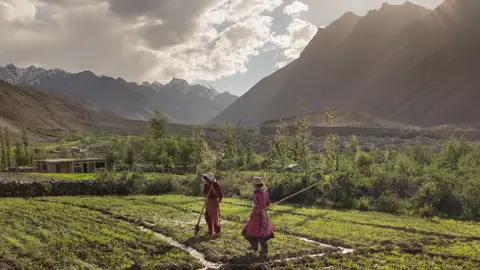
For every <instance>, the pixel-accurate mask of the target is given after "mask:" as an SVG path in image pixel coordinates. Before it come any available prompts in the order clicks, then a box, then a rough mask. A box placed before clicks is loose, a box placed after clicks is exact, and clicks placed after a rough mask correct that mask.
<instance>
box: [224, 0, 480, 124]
mask: <svg viewBox="0 0 480 270" xmlns="http://www.w3.org/2000/svg"><path fill="white" fill-rule="evenodd" d="M479 22H480V1H476V0H447V1H445V2H444V3H443V4H442V5H440V6H439V7H438V8H436V9H435V10H428V9H425V8H423V7H421V6H418V5H415V4H412V3H410V2H408V1H407V2H406V3H405V4H403V5H389V4H383V5H382V7H381V8H379V9H378V10H372V11H370V12H369V13H367V14H366V15H365V16H363V17H360V16H357V15H355V14H353V13H346V14H345V15H343V16H342V17H341V18H339V19H338V20H337V21H335V22H333V23H332V24H331V25H329V26H328V27H326V28H324V29H319V30H318V33H317V35H316V36H315V37H314V38H313V39H312V41H311V42H310V43H309V45H308V46H307V47H306V48H305V50H304V51H303V52H302V54H301V56H300V57H299V59H297V60H296V61H295V65H294V66H293V67H290V66H289V67H285V68H283V69H282V70H279V71H277V72H276V74H279V73H281V74H282V75H283V76H282V78H280V79H278V78H277V79H275V81H273V80H270V81H269V85H275V84H277V85H280V86H279V87H278V88H280V89H276V90H275V91H272V92H274V93H273V94H272V95H273V96H274V97H273V98H271V99H272V100H271V101H270V102H269V103H268V104H266V105H265V106H266V108H263V109H262V111H261V112H259V113H258V114H257V115H256V118H255V120H254V123H253V124H256V125H260V124H261V123H263V122H264V121H267V120H274V119H278V118H287V117H292V116H295V115H298V113H299V106H298V101H299V100H301V99H302V100H305V101H306V102H307V105H308V110H309V111H310V112H320V111H323V110H324V109H325V108H327V107H328V108H333V109H341V110H343V111H348V110H350V109H351V110H355V111H365V112H366V113H368V114H369V115H372V116H373V117H380V118H384V119H388V120H391V121H396V122H400V123H404V124H408V125H418V126H424V127H425V126H437V125H444V124H458V123H470V122H472V123H473V122H478V121H479V118H478V115H479V113H480V106H478V105H476V101H477V100H479V99H478V98H479V97H480V91H478V87H479V86H480V77H478V76H475V75H474V74H478V72H479V71H480V52H479V51H478V48H479V47H480V46H479V45H480V30H479V29H478V27H477V26H478V23H479ZM268 78H270V79H272V78H273V76H271V77H268ZM264 90H265V91H268V90H269V89H268V87H264V86H260V85H256V86H255V87H254V88H252V89H251V90H250V91H249V93H247V94H248V95H249V99H251V100H255V97H256V96H259V97H260V96H261V95H260V93H261V92H262V91H264ZM247 94H246V95H247ZM243 100H244V99H242V98H240V99H238V100H237V102H235V103H234V104H232V105H231V106H230V108H228V109H227V110H225V112H224V113H222V114H221V115H219V116H218V117H217V118H216V121H229V120H230V118H239V117H241V116H243V115H246V114H248V113H249V111H250V110H251V109H252V107H251V106H248V104H247V103H244V104H242V106H240V105H238V104H237V103H240V102H243ZM234 109H235V110H234ZM227 112H228V114H227ZM231 120H234V119H231Z"/></svg>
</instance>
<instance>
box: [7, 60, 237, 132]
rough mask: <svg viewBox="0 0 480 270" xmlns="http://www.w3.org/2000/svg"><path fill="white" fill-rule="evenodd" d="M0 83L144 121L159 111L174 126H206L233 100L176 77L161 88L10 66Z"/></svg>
mask: <svg viewBox="0 0 480 270" xmlns="http://www.w3.org/2000/svg"><path fill="white" fill-rule="evenodd" d="M0 80H4V81H7V82H9V83H11V84H15V85H19V86H32V87H35V88H37V89H40V90H43V91H46V92H50V93H57V94H62V95H67V96H70V97H73V98H79V99H84V100H86V101H88V102H89V103H91V104H93V105H96V106H98V107H100V108H102V109H105V110H108V111H111V112H114V113H115V114H117V115H119V116H121V117H124V118H128V119H133V120H148V119H150V118H151V116H152V115H153V110H154V109H155V108H159V109H160V110H161V111H162V112H163V113H164V114H165V115H166V116H167V118H168V119H169V121H170V122H173V123H178V124H197V123H199V122H200V123H206V122H207V121H208V120H210V119H212V118H213V117H215V116H216V115H218V114H219V113H220V112H222V111H223V110H224V109H225V108H227V107H228V106H229V105H230V104H232V103H233V102H234V101H235V100H236V99H237V96H234V95H231V94H230V93H228V92H224V93H219V92H217V91H216V90H215V89H213V88H212V87H209V86H203V85H189V84H188V82H187V81H185V80H181V79H177V78H173V79H172V80H171V81H170V82H169V83H168V84H165V85H162V84H160V83H158V82H154V83H148V82H144V83H142V84H137V83H133V82H127V81H125V80H124V79H122V78H117V79H114V78H112V77H108V76H97V75H95V74H94V73H93V72H91V71H83V72H79V73H73V74H72V73H69V72H66V71H63V70H60V69H50V70H47V69H43V68H40V67H35V66H30V67H28V68H17V67H16V66H14V65H13V64H8V65H6V66H5V67H0Z"/></svg>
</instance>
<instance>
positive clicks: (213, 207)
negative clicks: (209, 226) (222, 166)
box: [203, 182, 223, 223]
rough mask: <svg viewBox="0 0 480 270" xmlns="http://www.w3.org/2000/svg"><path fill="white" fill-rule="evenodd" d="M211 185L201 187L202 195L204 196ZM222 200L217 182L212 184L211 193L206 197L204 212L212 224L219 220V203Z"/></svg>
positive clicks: (221, 193) (220, 189)
mask: <svg viewBox="0 0 480 270" xmlns="http://www.w3.org/2000/svg"><path fill="white" fill-rule="evenodd" d="M210 186H211V184H205V185H204V186H203V194H204V195H205V196H206V195H207V194H208V192H209V191H210ZM222 199H223V192H222V188H221V187H220V184H219V183H218V182H214V183H213V188H212V191H211V192H210V196H208V200H207V205H206V212H207V213H208V216H209V217H210V219H211V220H212V221H213V222H217V223H218V220H219V219H220V202H221V201H222Z"/></svg>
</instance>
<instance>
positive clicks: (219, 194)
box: [215, 182, 223, 202]
mask: <svg viewBox="0 0 480 270" xmlns="http://www.w3.org/2000/svg"><path fill="white" fill-rule="evenodd" d="M215 191H216V193H217V194H216V195H217V198H218V201H219V202H221V201H222V200H223V191H222V186H220V184H219V183H218V182H217V184H216V185H215Z"/></svg>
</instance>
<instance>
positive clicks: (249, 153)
mask: <svg viewBox="0 0 480 270" xmlns="http://www.w3.org/2000/svg"><path fill="white" fill-rule="evenodd" d="M254 154H255V152H254V150H253V143H249V144H248V146H247V153H246V158H245V166H246V168H245V169H246V170H248V171H250V170H252V163H253V155H254Z"/></svg>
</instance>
